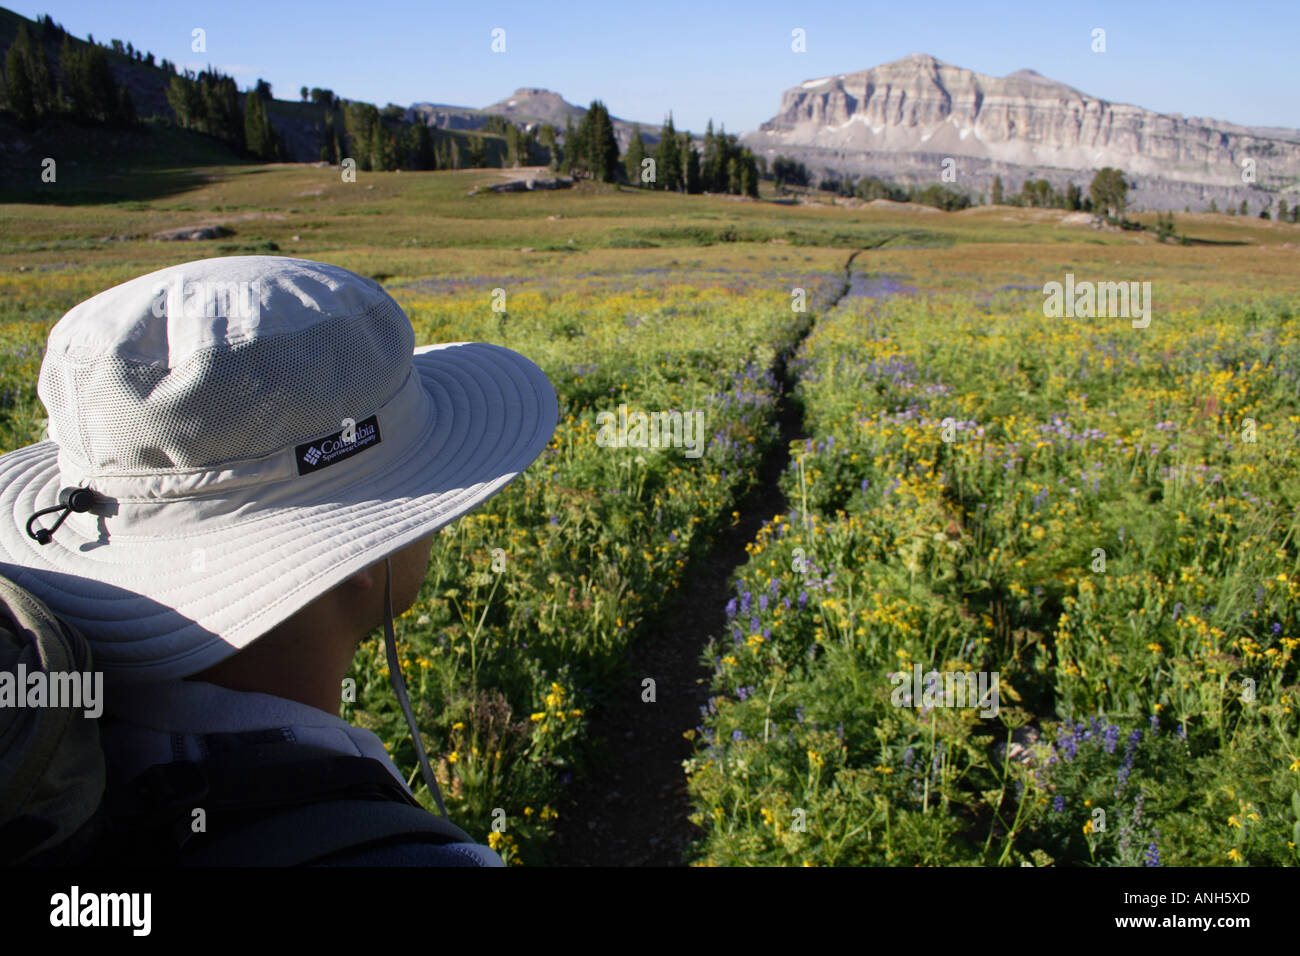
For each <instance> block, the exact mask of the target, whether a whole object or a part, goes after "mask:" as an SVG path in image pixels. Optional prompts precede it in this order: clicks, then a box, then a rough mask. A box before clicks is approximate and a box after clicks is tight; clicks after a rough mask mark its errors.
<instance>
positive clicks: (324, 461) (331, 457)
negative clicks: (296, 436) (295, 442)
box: [294, 415, 383, 475]
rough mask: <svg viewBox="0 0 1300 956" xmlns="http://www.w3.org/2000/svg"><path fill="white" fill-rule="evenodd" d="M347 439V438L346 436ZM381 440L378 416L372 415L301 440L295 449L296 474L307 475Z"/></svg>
mask: <svg viewBox="0 0 1300 956" xmlns="http://www.w3.org/2000/svg"><path fill="white" fill-rule="evenodd" d="M345 439H346V440H345ZM382 440H383V438H382V436H381V435H380V434H379V416H378V415H371V416H370V417H369V418H367V419H366V420H365V421H361V422H357V423H356V424H355V425H352V424H350V423H349V425H348V427H347V428H346V429H342V430H340V431H337V432H335V433H334V434H332V435H327V436H326V437H324V438H321V439H318V440H316V441H310V442H304V443H303V444H301V445H299V446H298V447H297V448H295V449H294V455H295V457H296V458H297V459H298V474H300V475H306V474H309V473H311V472H313V471H320V470H321V469H322V468H328V467H329V466H330V465H337V464H338V463H339V462H341V461H344V460H346V459H348V458H351V457H352V456H353V455H359V454H360V453H361V452H363V451H366V450H367V449H369V448H374V447H375V446H376V445H378V444H379V443H380V442H381V441H382Z"/></svg>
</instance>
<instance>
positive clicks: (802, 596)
mask: <svg viewBox="0 0 1300 956" xmlns="http://www.w3.org/2000/svg"><path fill="white" fill-rule="evenodd" d="M807 606H808V592H807V591H800V592H799V610H801V611H802V610H803V609H804V608H805V607H807Z"/></svg>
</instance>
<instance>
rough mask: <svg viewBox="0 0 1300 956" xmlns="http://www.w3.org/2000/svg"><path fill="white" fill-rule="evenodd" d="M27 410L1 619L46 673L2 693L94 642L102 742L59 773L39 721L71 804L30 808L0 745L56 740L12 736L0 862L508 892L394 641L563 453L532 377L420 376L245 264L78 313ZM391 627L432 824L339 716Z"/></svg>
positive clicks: (175, 279) (364, 331) (66, 752)
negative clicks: (504, 501)
mask: <svg viewBox="0 0 1300 956" xmlns="http://www.w3.org/2000/svg"><path fill="white" fill-rule="evenodd" d="M37 387H38V392H39V395H40V398H41V400H42V402H43V403H44V404H45V407H46V409H47V410H48V413H49V436H50V440H49V441H43V442H41V443H39V444H36V445H31V446H28V447H26V448H20V449H18V450H16V451H13V452H10V453H8V454H6V455H3V456H0V513H3V514H5V515H8V516H10V517H9V518H8V519H7V520H5V521H3V522H0V583H3V584H4V587H5V589H6V590H4V591H0V598H5V599H6V601H7V604H8V607H9V609H10V611H9V614H8V615H7V616H5V618H4V620H5V621H8V622H9V623H8V624H7V625H6V626H7V628H8V630H7V631H5V633H6V634H9V635H10V636H11V637H13V636H14V635H17V636H19V637H21V636H22V635H24V634H25V635H28V636H29V637H30V636H31V635H32V634H36V635H37V636H38V638H39V637H42V636H45V643H44V644H42V645H41V646H42V648H46V649H48V648H54V649H53V650H48V652H47V650H44V649H43V650H42V651H41V653H40V654H39V655H34V654H33V653H29V652H28V651H26V650H25V649H23V648H22V647H21V646H20V647H19V650H18V651H15V652H14V653H12V654H10V655H8V660H6V659H5V657H4V656H3V655H0V671H3V670H4V669H5V668H6V666H7V665H9V664H11V663H12V661H13V660H17V659H18V658H19V657H23V659H24V660H28V661H31V662H34V663H32V665H31V666H34V667H35V666H40V664H42V663H43V664H44V665H45V666H46V667H47V668H49V669H54V668H53V663H57V661H59V660H65V661H71V662H73V664H71V665H69V666H76V662H78V661H81V660H82V658H81V657H79V656H78V654H82V653H84V652H82V651H77V650H75V647H77V646H79V645H76V644H75V641H77V640H79V637H78V633H79V634H80V635H84V639H85V644H87V645H88V647H89V652H90V655H91V666H92V667H93V669H94V670H95V671H97V672H102V673H103V675H104V678H103V683H104V688H105V690H104V697H105V701H104V716H103V718H102V719H100V720H98V721H95V720H92V719H89V718H87V719H82V720H80V721H72V722H70V723H68V725H67V726H68V729H67V731H66V735H65V736H64V737H60V738H58V739H59V740H60V741H61V742H60V743H59V744H58V745H57V747H56V746H55V745H54V744H52V743H50V740H53V739H55V738H53V737H49V735H50V734H52V733H55V731H51V730H49V729H48V726H49V725H50V724H51V721H50V720H49V719H46V720H45V723H44V724H43V725H42V727H41V728H38V730H40V731H41V733H44V734H46V737H47V738H48V739H45V738H41V734H40V733H37V732H36V731H32V734H31V735H29V737H30V739H31V740H33V741H37V744H39V745H40V746H44V747H45V748H46V750H47V751H48V752H49V753H53V755H54V756H53V764H54V765H57V764H59V763H60V762H61V763H62V765H63V766H62V770H61V771H60V772H61V773H62V777H61V778H60V780H58V781H57V784H58V786H56V785H55V783H51V782H49V781H48V780H46V781H44V782H41V783H39V785H38V784H35V783H33V784H30V785H28V784H27V783H24V784H23V788H24V789H23V796H22V800H25V803H23V802H21V801H19V803H20V805H19V807H18V809H17V810H14V809H13V807H14V801H13V800H8V801H7V797H6V793H5V788H6V785H7V784H9V783H11V782H13V781H14V780H15V779H16V778H17V776H18V775H20V773H21V774H25V773H29V771H30V768H31V766H33V764H34V763H39V761H33V760H32V759H26V761H25V762H24V759H25V758H24V755H23V754H17V755H15V754H12V753H10V754H6V753H5V746H6V743H7V742H9V741H12V740H14V739H19V738H20V737H21V734H18V733H17V732H15V733H12V734H11V733H9V732H8V730H6V728H7V727H10V726H11V724H12V723H13V721H14V720H23V719H30V720H37V719H38V718H39V717H40V716H47V715H43V714H40V713H39V712H33V714H31V715H28V714H26V712H22V711H17V710H14V711H5V710H0V721H6V720H7V721H9V723H4V722H0V854H3V855H4V856H6V857H7V858H8V859H9V860H11V861H14V860H18V861H22V862H32V861H36V862H41V861H42V860H55V861H58V862H68V861H69V860H72V861H76V860H79V859H88V860H89V861H90V862H94V863H105V864H109V865H112V864H117V863H131V862H140V863H157V862H159V861H160V860H162V861H164V862H169V863H175V864H183V865H216V864H225V865H247V864H269V865H284V864H297V863H309V864H315V865H381V866H382V865H420V866H427V865H457V866H500V865H502V861H501V859H500V857H498V856H497V855H496V853H494V852H493V851H492V850H491V849H489V848H488V847H486V846H483V845H481V844H476V843H474V842H473V841H472V840H471V838H470V837H468V836H467V835H466V834H465V833H464V832H463V831H461V830H460V829H459V828H457V827H455V826H452V825H451V824H450V822H449V821H447V820H445V819H443V818H444V817H445V816H446V811H445V808H443V804H442V798H441V794H440V793H439V791H438V786H437V782H436V780H435V779H434V776H433V773H432V770H431V768H430V766H429V762H428V759H427V757H426V756H425V752H424V748H423V745H422V744H421V741H420V735H419V732H418V730H417V728H416V725H415V720H414V716H413V714H412V712H411V708H410V704H409V701H408V700H407V697H406V691H405V686H404V684H403V681H402V675H401V668H400V664H399V660H398V657H397V652H396V645H395V639H394V633H393V615H394V612H395V611H396V612H397V613H399V614H400V613H401V612H403V611H405V610H406V609H407V608H409V607H410V606H411V604H412V603H413V602H414V601H415V598H416V596H417V594H418V592H419V589H420V585H421V583H422V582H423V580H424V576H425V571H426V567H427V564H428V560H429V555H430V551H431V548H432V546H433V541H434V532H436V531H438V530H439V529H440V528H442V527H444V526H445V525H447V524H448V523H449V522H451V521H453V520H454V519H455V518H456V517H458V516H459V515H462V514H464V513H465V512H467V511H470V510H472V509H473V508H475V507H477V506H478V505H480V504H482V503H483V502H484V501H485V500H486V499H488V498H489V497H491V496H492V495H493V494H495V493H496V492H498V491H500V490H501V488H502V487H504V486H505V485H506V484H507V483H508V482H509V481H510V480H511V479H512V478H514V477H515V476H516V475H517V474H518V473H519V472H521V471H523V469H524V468H526V467H527V466H528V464H529V463H530V462H531V461H532V460H533V459H534V458H535V457H536V456H537V455H539V454H540V453H541V452H542V450H543V449H544V448H545V447H546V446H547V444H548V443H549V441H550V438H551V435H552V432H553V431H554V428H555V425H556V422H557V419H558V411H557V402H556V396H555V391H554V388H553V387H552V385H551V383H550V382H549V380H548V379H547V378H546V376H545V375H544V374H543V373H542V371H541V370H540V369H539V368H538V367H537V366H536V365H534V364H533V363H532V362H530V361H529V360H528V359H526V358H524V357H523V356H521V355H519V354H517V353H515V352H513V351H510V350H509V349H505V348H501V347H498V346H493V345H488V344H484V343H455V344H446V345H434V346H425V347H422V348H419V349H416V348H415V339H414V331H413V329H412V327H411V323H410V321H409V320H408V319H407V317H406V315H405V314H404V313H403V312H402V310H401V307H400V306H398V304H397V303H396V302H395V301H394V300H393V298H392V297H391V296H389V295H388V293H386V292H385V291H384V290H383V289H382V288H381V287H380V285H379V284H378V283H377V282H374V281H372V280H370V279H367V278H364V277H361V276H358V275H356V274H354V273H351V272H349V271H347V270H345V269H342V268H339V267H337V266H332V265H326V264H323V263H317V262H311V261H308V260H303V259H292V258H284V257H278V256H238V257H227V258H215V259H204V260H201V261H197V262H191V263H185V264H182V265H178V266H173V267H171V268H167V269H163V270H161V271H159V272H154V273H152V274H149V275H146V276H142V277H140V278H137V279H133V280H131V281H129V282H126V283H124V284H122V285H119V286H116V287H114V288H112V289H109V290H108V291H106V292H103V293H101V294H99V295H97V296H94V297H93V298H91V299H89V300H87V301H85V302H82V303H81V304H79V305H77V306H76V307H75V308H73V309H72V310H71V311H70V312H68V313H67V314H66V315H65V316H64V317H63V318H62V319H61V320H60V321H59V322H58V323H57V324H56V325H55V326H54V327H53V329H52V330H51V332H50V336H49V344H48V348H47V351H46V354H45V357H44V361H43V363H42V366H41V372H40V378H39V381H38V386H37ZM2 579H7V580H2ZM14 586H16V587H14ZM19 589H21V590H19ZM24 592H25V593H26V594H27V595H30V596H31V597H33V598H35V599H36V600H35V601H31V600H27V599H26V598H25V597H24ZM0 606H3V602H0ZM47 609H48V610H47ZM56 618H57V621H56V620H55V619H56ZM381 626H382V627H383V629H384V633H385V643H386V649H387V655H388V664H389V673H390V679H391V681H392V683H393V688H394V691H395V693H396V696H397V700H398V703H399V706H400V707H401V709H402V711H403V714H404V716H405V718H406V722H407V724H408V725H409V727H410V730H411V735H412V739H413V742H414V746H415V750H416V755H417V759H418V761H419V764H420V770H421V774H422V776H423V779H424V782H425V784H426V786H427V787H428V789H429V791H430V793H431V794H432V795H433V798H434V800H435V801H436V803H437V805H438V807H439V809H440V810H441V811H442V817H439V816H437V815H434V814H432V813H429V812H427V811H425V810H424V809H423V808H421V807H419V806H418V804H416V802H415V800H414V797H413V796H412V794H411V791H410V790H409V788H408V787H407V785H406V781H405V779H404V778H403V776H402V774H401V772H400V771H399V770H398V769H397V767H396V766H395V765H394V764H393V762H392V760H391V759H389V757H388V755H387V753H386V752H385V749H384V745H383V744H382V743H381V741H380V740H379V738H378V737H377V736H375V734H373V733H371V732H370V731H368V730H364V729H361V728H358V727H354V726H352V725H350V724H348V723H347V722H346V721H344V720H342V719H341V718H340V717H339V709H340V703H341V701H342V698H343V687H344V677H345V675H346V673H347V671H348V669H349V666H350V664H351V662H352V658H353V655H354V653H355V652H356V649H357V647H358V645H359V644H360V642H361V641H363V640H364V639H365V638H366V637H367V636H368V635H369V634H371V633H372V632H373V631H374V630H375V629H376V628H378V627H381ZM0 630H3V628H0ZM49 635H52V636H49ZM14 639H17V638H16V637H15V638H14ZM0 643H2V642H0ZM68 647H73V648H74V649H73V650H66V648H68ZM0 650H3V647H2V646H0ZM23 655H26V656H25V657H24V656H23ZM38 656H39V660H37V657H38ZM52 662H53V663H52ZM10 669H11V670H12V667H10ZM87 686H89V685H87ZM96 723H97V724H98V730H99V740H98V744H95V743H94V741H93V739H91V740H90V741H89V742H88V738H87V737H86V733H87V725H88V724H96ZM42 728H44V729H42ZM43 739H44V741H45V742H44V743H43V744H41V743H40V741H41V740H43ZM37 744H34V745H33V748H34V749H37V750H39V749H40V746H37ZM96 746H97V747H98V748H100V749H102V765H103V767H104V768H106V770H105V773H104V776H105V777H106V785H104V786H100V785H97V784H96V781H95V779H94V777H95V773H96V769H95V768H96V767H97V766H98V765H97V764H96V761H97V760H100V759H101V755H100V753H99V752H98V751H96V752H93V753H92V752H91V750H90V749H89V748H91V747H96ZM27 757H28V758H30V754H29V755H27ZM41 766H44V764H41ZM15 768H18V769H15ZM69 768H73V770H75V771H76V772H75V773H73V770H70V769H69ZM55 769H56V770H58V769H59V768H58V767H57V766H56V768H55ZM6 773H10V774H11V778H10V780H6V779H5V778H4V776H3V775H4V774H6ZM47 776H48V775H47ZM24 779H27V778H24ZM33 779H34V778H33ZM60 787H61V788H62V789H59V788H60ZM99 790H102V799H99V798H98V796H97V792H98V791H99ZM73 791H79V792H78V793H74V792H73ZM74 797H75V799H74ZM74 804H75V805H76V806H78V807H80V808H81V812H80V817H81V818H84V819H71V817H73V816H74V815H75V812H74V811H73V810H70V809H69V807H71V806H73V805H74ZM6 810H8V811H10V812H9V819H8V820H6V816H5V812H6ZM60 814H62V817H61V818H60ZM70 833H74V834H75V835H76V836H77V838H78V839H70V838H69V834H70ZM65 838H68V839H66V840H65ZM64 843H66V845H68V846H78V847H80V846H89V847H91V849H89V850H86V851H85V853H84V854H83V855H81V856H78V855H77V854H76V853H74V852H73V851H66V852H63V853H60V852H59V846H61V845H64ZM77 852H81V851H80V850H78V851H77Z"/></svg>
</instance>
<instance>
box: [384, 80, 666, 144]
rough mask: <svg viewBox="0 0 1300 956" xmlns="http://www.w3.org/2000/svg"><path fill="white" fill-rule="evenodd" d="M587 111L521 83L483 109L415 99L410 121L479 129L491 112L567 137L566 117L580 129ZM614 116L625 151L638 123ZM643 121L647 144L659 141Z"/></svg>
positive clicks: (655, 131)
mask: <svg viewBox="0 0 1300 956" xmlns="http://www.w3.org/2000/svg"><path fill="white" fill-rule="evenodd" d="M586 115H587V110H586V109H585V108H584V107H581V106H574V105H573V104H572V103H570V102H568V101H566V100H565V99H564V97H562V96H560V94H559V93H552V92H551V91H550V90H543V89H538V88H536V87H528V86H525V87H520V88H519V89H517V90H515V91H514V93H512V94H511V95H510V96H508V97H506V98H505V99H503V100H498V101H497V102H496V103H493V104H491V105H490V106H485V107H483V108H482V109H474V108H473V107H469V106H447V105H445V104H442V103H413V104H412V105H411V106H410V107H408V108H407V111H406V118H407V120H408V121H414V120H415V119H416V118H417V117H418V118H420V119H423V120H424V122H425V123H427V124H428V125H430V126H436V127H438V128H439V129H462V130H473V129H478V128H480V127H481V126H482V125H483V124H484V123H485V122H487V118H488V117H489V116H503V117H505V118H506V119H508V120H510V121H511V122H512V123H515V124H516V125H523V126H527V125H528V124H531V123H537V124H543V123H550V124H551V125H552V126H554V127H555V129H556V131H557V132H559V134H560V137H561V139H563V137H564V123H565V120H568V119H571V120H572V121H573V126H574V128H575V129H576V128H577V126H578V123H580V122H581V121H582V118H583V117H584V116H586ZM610 119H611V120H613V122H614V137H615V138H616V139H617V140H618V148H619V150H620V151H625V150H626V149H627V146H628V143H630V142H632V129H633V127H634V125H638V124H634V123H632V122H630V121H629V120H623V119H619V118H618V117H616V116H611V117H610ZM639 125H640V127H641V138H642V139H643V140H644V141H645V143H646V145H647V146H649V145H652V144H654V143H657V142H659V127H658V126H652V125H650V124H647V123H641V124H639Z"/></svg>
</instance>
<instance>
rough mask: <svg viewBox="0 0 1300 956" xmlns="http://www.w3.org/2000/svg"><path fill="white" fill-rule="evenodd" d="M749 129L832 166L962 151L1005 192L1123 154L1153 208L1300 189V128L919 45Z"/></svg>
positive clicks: (900, 161) (878, 166) (827, 85)
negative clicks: (1186, 109) (1182, 106)
mask: <svg viewBox="0 0 1300 956" xmlns="http://www.w3.org/2000/svg"><path fill="white" fill-rule="evenodd" d="M741 140H742V142H744V143H745V144H746V145H747V146H749V147H750V148H751V149H753V150H754V151H755V152H756V153H759V154H761V155H765V156H767V157H769V158H771V157H775V156H777V155H785V156H789V157H791V158H793V159H797V160H800V161H801V162H803V163H805V164H806V165H807V166H808V167H809V169H810V170H812V171H813V172H814V173H820V174H822V175H831V176H834V175H836V174H845V173H848V174H854V175H861V174H869V175H875V176H880V177H881V178H886V179H895V180H898V181H902V182H918V183H919V182H938V181H940V179H941V176H940V173H941V170H942V168H943V161H944V159H945V158H952V159H955V160H956V170H957V178H956V182H955V184H954V185H956V186H958V187H966V188H968V189H972V190H974V191H976V192H980V191H984V192H987V191H988V190H989V189H990V188H991V186H992V182H993V177H994V176H995V175H1001V176H1002V181H1003V185H1004V187H1005V188H1006V190H1007V192H1008V194H1011V193H1015V192H1017V191H1018V190H1019V186H1020V180H1022V179H1024V178H1030V177H1032V178H1035V179H1040V178H1041V179H1047V180H1048V181H1050V182H1052V184H1053V185H1054V186H1056V187H1057V188H1058V189H1059V188H1063V187H1064V185H1065V184H1066V183H1068V182H1070V181H1074V182H1077V183H1078V184H1079V185H1081V186H1082V187H1083V188H1084V189H1085V191H1086V189H1087V186H1088V183H1089V182H1090V181H1091V178H1092V174H1093V172H1094V171H1095V170H1097V169H1100V168H1101V167H1103V166H1115V167H1118V168H1120V169H1123V170H1124V171H1125V173H1126V174H1127V176H1128V178H1129V181H1130V185H1131V186H1132V187H1133V191H1132V193H1131V194H1130V195H1131V199H1132V200H1133V201H1134V204H1135V205H1136V206H1137V207H1139V208H1144V209H1174V208H1182V207H1183V206H1184V205H1190V206H1192V207H1193V208H1194V209H1200V208H1201V207H1202V206H1204V204H1206V203H1207V202H1208V201H1209V200H1210V199H1216V200H1218V202H1219V205H1220V206H1224V205H1225V203H1231V204H1232V205H1234V206H1235V205H1236V204H1237V203H1239V202H1240V201H1241V200H1242V199H1247V200H1248V201H1249V203H1250V206H1251V207H1252V208H1253V209H1258V208H1259V207H1261V206H1262V205H1264V204H1265V203H1267V202H1272V201H1274V199H1275V194H1274V193H1272V192H1270V190H1276V189H1280V188H1284V187H1287V186H1291V188H1292V191H1293V192H1294V190H1295V187H1294V186H1293V185H1292V184H1295V183H1296V182H1297V181H1300V131H1298V130H1293V129H1279V128H1273V127H1268V128H1265V127H1254V128H1252V127H1245V126H1238V125H1236V124H1233V123H1226V122H1221V121H1218V120H1210V119H1201V118H1198V117H1191V118H1184V117H1183V116H1181V115H1179V114H1164V113H1157V112H1154V111H1152V110H1147V109H1143V108H1141V107H1139V106H1131V105H1128V104H1124V103H1111V102H1109V101H1107V100H1103V99H1099V98H1097V97H1094V96H1089V95H1088V94H1086V93H1081V92H1080V91H1078V90H1076V89H1074V88H1073V87H1070V86H1067V85H1065V84H1064V83H1060V82H1057V81H1056V80H1052V79H1049V78H1048V77H1045V76H1042V75H1041V74H1039V73H1036V72H1035V71H1033V70H1017V71H1016V72H1015V73H1011V74H1009V75H1007V76H1004V77H993V76H985V75H984V74H982V73H976V72H974V71H973V70H967V69H963V68H961V67H957V66H953V65H952V64H949V63H944V62H943V61H942V60H938V59H935V58H934V57H932V56H929V55H926V54H921V53H917V54H912V55H911V56H907V57H904V58H903V59H901V60H896V61H894V62H893V63H886V64H883V65H881V66H877V67H873V68H871V69H869V70H862V71H861V72H858V73H846V74H840V75H838V76H827V77H822V78H820V79H814V80H808V81H807V82H805V83H802V84H800V85H799V86H797V87H794V88H793V89H789V90H786V91H785V93H784V94H783V95H782V97H781V106H780V109H779V110H778V111H777V113H776V115H775V116H774V117H772V119H771V120H769V121H768V122H766V123H764V124H762V126H760V127H759V129H758V130H757V131H755V132H752V133H747V134H745V135H743V136H742V137H741ZM1246 159H1254V160H1255V161H1256V162H1255V172H1256V179H1257V182H1255V183H1254V184H1250V183H1243V182H1242V161H1243V160H1246ZM1261 187H1263V188H1261ZM1288 198H1289V197H1288Z"/></svg>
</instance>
